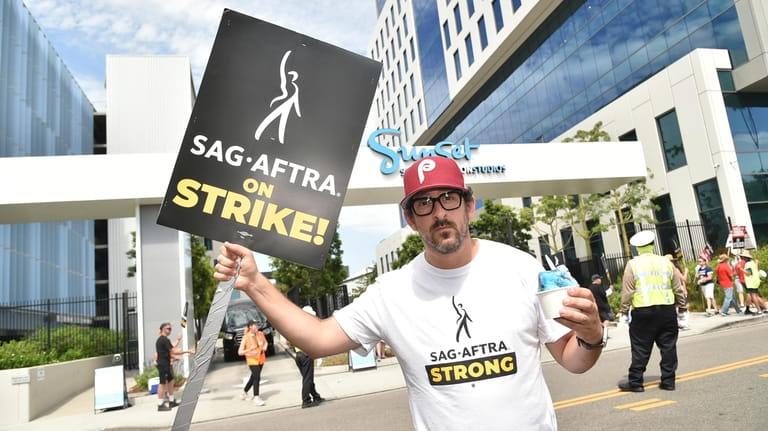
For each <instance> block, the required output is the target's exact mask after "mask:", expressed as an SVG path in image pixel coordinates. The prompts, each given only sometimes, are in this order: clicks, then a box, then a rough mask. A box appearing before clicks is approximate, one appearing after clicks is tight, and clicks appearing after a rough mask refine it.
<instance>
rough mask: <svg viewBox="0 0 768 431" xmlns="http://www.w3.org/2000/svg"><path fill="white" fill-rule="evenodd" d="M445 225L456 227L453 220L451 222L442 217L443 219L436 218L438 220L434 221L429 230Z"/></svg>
mask: <svg viewBox="0 0 768 431" xmlns="http://www.w3.org/2000/svg"><path fill="white" fill-rule="evenodd" d="M446 226H448V227H452V228H456V225H455V224H454V223H453V222H451V221H450V220H445V219H443V220H438V221H436V222H435V223H434V224H433V225H432V229H431V230H433V231H434V230H435V229H439V228H441V227H446Z"/></svg>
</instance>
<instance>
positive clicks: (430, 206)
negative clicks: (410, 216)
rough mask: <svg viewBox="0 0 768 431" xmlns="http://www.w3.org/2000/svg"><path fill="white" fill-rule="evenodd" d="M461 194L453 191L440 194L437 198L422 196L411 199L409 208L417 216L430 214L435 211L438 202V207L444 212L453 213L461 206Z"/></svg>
mask: <svg viewBox="0 0 768 431" xmlns="http://www.w3.org/2000/svg"><path fill="white" fill-rule="evenodd" d="M461 196H462V195H461V192H459V191H456V190H453V191H450V192H444V193H440V194H439V195H437V196H424V197H422V198H413V199H411V203H410V207H411V209H412V210H413V213H414V214H416V215H417V216H425V215H430V214H432V211H434V210H435V202H436V201H437V202H440V206H441V207H443V209H444V210H446V211H453V210H455V209H456V208H458V207H460V206H461Z"/></svg>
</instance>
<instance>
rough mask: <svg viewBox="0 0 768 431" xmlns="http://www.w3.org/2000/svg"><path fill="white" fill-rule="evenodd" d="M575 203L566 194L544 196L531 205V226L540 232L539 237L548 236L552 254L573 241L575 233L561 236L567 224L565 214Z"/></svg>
mask: <svg viewBox="0 0 768 431" xmlns="http://www.w3.org/2000/svg"><path fill="white" fill-rule="evenodd" d="M573 205H574V203H573V200H572V199H571V197H570V196H565V195H555V196H542V197H541V198H540V199H539V200H538V201H537V202H535V203H533V204H532V205H531V208H530V211H529V214H530V215H531V216H532V218H533V223H532V224H531V228H532V229H533V230H534V231H536V233H538V234H539V238H546V241H547V246H549V249H550V250H551V252H552V254H558V253H560V252H561V251H563V250H564V249H565V248H566V247H567V246H568V244H570V243H571V242H572V241H573V235H571V236H569V237H568V238H562V239H561V238H560V237H561V235H560V228H561V227H562V226H563V225H564V224H565V217H564V214H565V213H566V211H568V210H569V209H570V208H571V207H572V206H573Z"/></svg>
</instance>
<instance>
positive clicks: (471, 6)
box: [467, 0, 475, 16]
mask: <svg viewBox="0 0 768 431" xmlns="http://www.w3.org/2000/svg"><path fill="white" fill-rule="evenodd" d="M474 14H475V1H474V0H467V15H468V16H472V15H474Z"/></svg>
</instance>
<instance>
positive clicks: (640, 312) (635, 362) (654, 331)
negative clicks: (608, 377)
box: [627, 305, 679, 387]
mask: <svg viewBox="0 0 768 431" xmlns="http://www.w3.org/2000/svg"><path fill="white" fill-rule="evenodd" d="M678 332H679V329H678V326H677V309H676V308H675V306H674V305H652V306H650V307H640V308H634V309H632V321H631V323H630V324H629V340H630V343H631V346H632V364H631V365H630V366H629V376H628V379H627V383H628V384H629V385H630V386H634V387H637V386H642V385H643V374H644V373H645V368H646V365H648V360H649V359H650V357H651V350H652V349H653V344H654V343H656V345H657V346H659V351H660V352H661V363H660V364H659V366H660V368H661V383H662V384H666V385H671V386H673V387H674V385H675V371H676V370H677V335H678Z"/></svg>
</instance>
